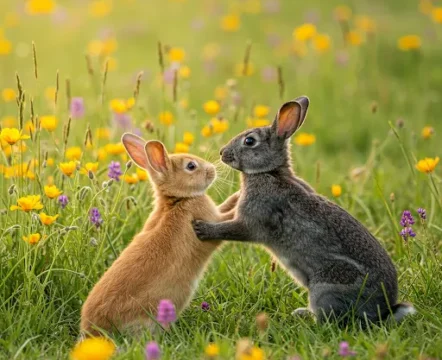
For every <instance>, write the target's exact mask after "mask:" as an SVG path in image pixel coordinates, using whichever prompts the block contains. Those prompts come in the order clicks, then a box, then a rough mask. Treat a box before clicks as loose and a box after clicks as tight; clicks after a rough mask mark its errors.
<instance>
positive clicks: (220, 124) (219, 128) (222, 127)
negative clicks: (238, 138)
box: [210, 118, 229, 134]
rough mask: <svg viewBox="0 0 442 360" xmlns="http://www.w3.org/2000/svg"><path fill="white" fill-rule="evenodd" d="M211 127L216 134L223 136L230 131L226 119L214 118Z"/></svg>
mask: <svg viewBox="0 0 442 360" xmlns="http://www.w3.org/2000/svg"><path fill="white" fill-rule="evenodd" d="M210 125H211V126H212V131H213V133H214V134H222V133H224V132H226V131H227V130H229V122H228V121H227V120H226V119H218V118H213V119H212V120H210Z"/></svg>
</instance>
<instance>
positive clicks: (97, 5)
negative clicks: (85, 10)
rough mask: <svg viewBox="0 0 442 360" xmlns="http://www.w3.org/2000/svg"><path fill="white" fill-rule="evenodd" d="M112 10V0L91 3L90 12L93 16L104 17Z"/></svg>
mask: <svg viewBox="0 0 442 360" xmlns="http://www.w3.org/2000/svg"><path fill="white" fill-rule="evenodd" d="M111 11H112V1H111V0H97V1H93V2H91V3H90V4H89V14H90V15H91V16H93V17H104V16H106V15H108V14H109V13H110V12H111Z"/></svg>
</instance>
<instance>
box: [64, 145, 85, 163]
mask: <svg viewBox="0 0 442 360" xmlns="http://www.w3.org/2000/svg"><path fill="white" fill-rule="evenodd" d="M82 153H83V152H82V150H81V147H79V146H72V147H70V148H68V149H66V157H67V158H68V160H80V158H81V154H82Z"/></svg>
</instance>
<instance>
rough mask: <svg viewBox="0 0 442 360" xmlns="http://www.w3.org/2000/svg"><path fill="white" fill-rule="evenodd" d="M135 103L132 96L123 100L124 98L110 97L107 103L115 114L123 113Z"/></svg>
mask: <svg viewBox="0 0 442 360" xmlns="http://www.w3.org/2000/svg"><path fill="white" fill-rule="evenodd" d="M134 103H135V100H133V98H131V99H128V100H124V99H112V100H111V101H110V103H109V106H110V108H111V110H112V111H113V112H114V113H116V114H123V113H125V112H126V111H128V110H130V109H131V108H132V107H133V105H134Z"/></svg>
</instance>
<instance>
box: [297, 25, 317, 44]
mask: <svg viewBox="0 0 442 360" xmlns="http://www.w3.org/2000/svg"><path fill="white" fill-rule="evenodd" d="M315 35H316V26H315V25H314V24H310V23H306V24H303V25H301V26H298V27H297V28H295V30H293V38H294V39H295V40H296V41H307V40H310V39H312V38H313V37H314V36H315Z"/></svg>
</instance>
